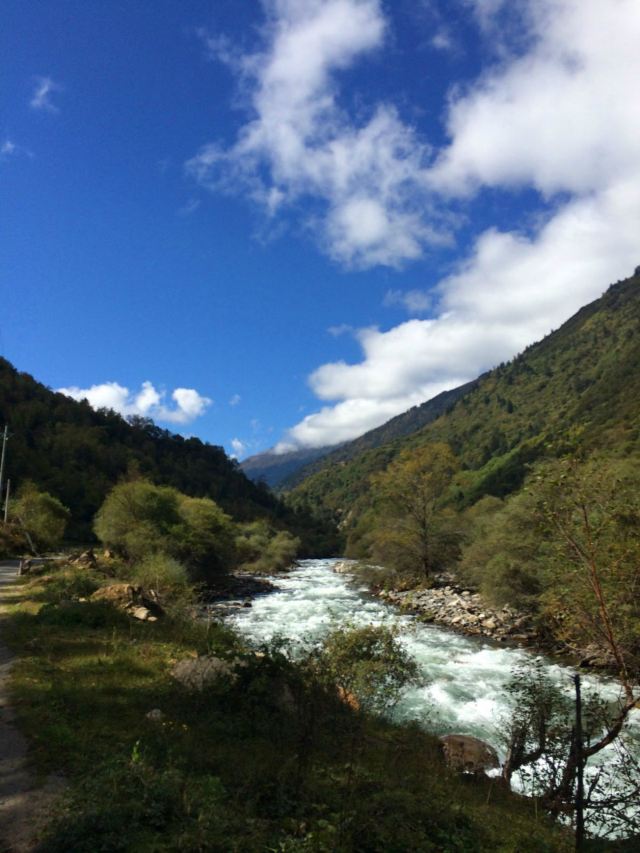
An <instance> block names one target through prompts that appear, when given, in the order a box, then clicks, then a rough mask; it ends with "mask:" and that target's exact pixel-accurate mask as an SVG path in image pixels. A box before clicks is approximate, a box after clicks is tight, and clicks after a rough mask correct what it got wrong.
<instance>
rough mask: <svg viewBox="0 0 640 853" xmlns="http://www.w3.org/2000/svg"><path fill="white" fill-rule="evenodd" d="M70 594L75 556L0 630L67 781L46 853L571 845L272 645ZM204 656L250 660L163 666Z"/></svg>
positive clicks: (21, 696)
mask: <svg viewBox="0 0 640 853" xmlns="http://www.w3.org/2000/svg"><path fill="white" fill-rule="evenodd" d="M90 586H91V583H89V587H90ZM70 590H72V591H74V592H75V594H76V595H78V593H79V591H80V594H81V591H82V573H81V572H79V570H78V569H74V570H72V571H71V572H70V573H69V572H68V570H64V569H63V570H61V573H60V575H59V576H58V577H57V578H56V579H55V580H53V581H50V582H48V583H43V582H42V580H39V579H34V580H31V581H27V580H26V579H25V580H24V581H23V583H22V584H21V586H20V587H18V588H17V590H16V594H15V595H14V604H13V607H12V612H11V613H10V615H9V616H8V617H7V619H6V622H5V625H4V629H3V634H4V639H5V641H6V642H8V643H9V644H10V645H11V646H12V647H13V649H14V650H15V651H16V652H17V653H18V655H19V660H18V662H17V665H16V667H15V669H14V671H13V678H12V692H13V701H14V703H15V706H16V710H17V713H18V718H19V722H20V725H21V726H22V728H23V729H24V731H25V733H26V734H27V735H28V737H29V739H30V742H31V744H32V751H31V755H32V760H33V764H34V767H35V769H36V770H37V771H39V772H41V773H43V774H44V773H47V772H49V771H54V770H55V771H58V772H62V773H63V774H64V775H65V777H66V778H67V780H68V782H69V789H68V791H69V792H68V796H67V798H66V800H65V801H64V802H63V803H62V804H61V806H60V809H59V814H58V815H57V817H56V819H55V820H54V822H53V823H52V825H51V826H50V829H49V833H48V835H47V837H46V838H45V839H44V841H43V843H42V848H41V849H42V850H45V851H65V853H68V851H70V850H73V851H74V852H75V853H81V851H92V853H93V852H94V851H98V850H99V851H112V850H113V851H115V850H136V851H164V850H167V851H169V850H176V851H177V850H180V851H199V850H214V851H215V850H219V851H225V853H227V851H330V850H339V851H385V853H393V851H398V853H400V851H403V852H404V851H411V850H416V851H417V850H420V851H429V850H433V851H448V850H452V851H453V850H456V851H465V853H466V851H505V853H506V851H520V852H523V851H562V850H569V849H571V847H572V844H571V839H570V838H568V837H567V835H566V834H565V833H564V832H563V831H562V830H560V829H558V828H557V827H554V826H552V825H550V824H549V823H548V822H547V821H546V819H545V818H544V817H543V816H541V815H536V812H535V807H534V803H532V802H531V801H527V800H524V799H521V798H517V797H515V796H513V795H511V794H509V793H508V792H506V791H504V790H503V789H502V788H501V787H500V786H499V785H498V784H495V783H491V782H489V780H487V779H485V778H482V779H477V778H472V777H461V776H455V775H453V774H450V773H449V772H448V771H447V770H446V769H445V767H444V766H443V764H442V760H441V757H440V753H439V749H438V745H437V741H436V739H435V738H433V737H430V736H428V735H426V734H424V733H423V732H421V731H419V730H418V728H417V727H409V728H400V727H396V726H391V725H389V724H386V723H384V722H382V721H380V720H374V719H371V718H364V717H363V716H362V715H360V714H357V713H354V712H353V711H352V710H351V709H349V708H348V707H346V706H345V705H343V704H342V703H340V702H339V701H337V700H336V698H335V697H334V696H331V695H328V694H327V693H326V692H323V691H322V690H321V689H320V688H319V687H317V686H314V685H313V684H312V683H310V682H309V681H308V679H305V678H304V677H303V676H302V675H301V673H300V671H298V670H296V669H295V668H294V667H293V666H292V665H291V664H290V663H289V662H288V661H287V660H286V659H285V658H284V657H283V656H282V655H280V654H278V653H277V652H273V651H272V653H271V654H267V655H266V656H263V657H260V656H256V655H255V654H253V653H252V652H251V651H250V650H246V649H243V648H242V646H241V643H240V642H239V640H238V639H237V638H236V637H235V636H234V635H233V634H231V633H230V632H229V631H227V630H226V629H225V628H223V627H222V626H220V625H217V624H212V625H211V626H209V627H207V626H206V625H202V624H196V623H194V622H193V621H189V620H182V619H178V618H173V619H172V618H164V619H161V620H159V621H158V622H156V623H147V622H145V623H140V622H136V621H135V620H133V619H131V618H130V617H128V616H127V615H125V614H123V613H120V612H118V611H117V610H115V609H114V608H113V607H112V606H111V605H109V604H106V603H97V602H78V601H75V602H73V601H69V600H68V596H69V595H70V592H69V591H70ZM205 652H211V653H214V654H217V655H219V656H222V657H226V658H232V657H234V656H237V655H240V656H244V660H245V666H243V667H242V668H241V669H240V670H239V676H238V678H237V680H236V681H235V683H229V682H223V683H219V684H218V685H216V686H215V687H211V688H210V689H208V690H206V691H205V692H203V693H197V694H195V695H194V694H193V693H188V692H187V691H185V690H184V688H181V687H180V685H178V684H177V683H176V682H175V681H174V680H173V679H172V678H171V676H170V670H171V667H172V665H173V663H174V662H175V661H177V660H179V659H181V658H184V657H185V656H190V655H191V656H195V655H197V654H202V653H205ZM283 685H287V688H288V689H286V690H284V691H283ZM156 708H158V709H160V710H161V711H162V712H163V715H164V717H163V719H162V720H161V721H155V722H154V721H152V720H150V719H148V718H147V716H146V715H147V713H148V712H149V711H151V710H152V709H156Z"/></svg>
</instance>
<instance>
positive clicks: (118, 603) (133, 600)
mask: <svg viewBox="0 0 640 853" xmlns="http://www.w3.org/2000/svg"><path fill="white" fill-rule="evenodd" d="M91 601H108V602H109V604H112V605H113V606H114V607H117V608H118V609H119V610H124V611H125V612H127V613H129V614H130V615H131V616H133V617H134V619H140V620H142V621H144V622H155V621H156V620H157V619H158V617H159V616H163V615H164V610H163V609H162V607H161V606H160V605H159V604H158V602H157V601H155V600H154V596H153V593H147V592H145V590H144V589H143V588H142V587H141V586H133V585H132V584H129V583H114V584H110V585H109V586H103V587H100V589H97V590H96V591H95V592H94V593H93V595H91Z"/></svg>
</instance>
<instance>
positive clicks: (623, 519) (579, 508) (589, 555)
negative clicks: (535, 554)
mask: <svg viewBox="0 0 640 853" xmlns="http://www.w3.org/2000/svg"><path fill="white" fill-rule="evenodd" d="M639 487H640V467H639V466H638V464H637V463H633V462H632V461H625V462H624V463H622V462H619V461H605V460H600V459H592V460H590V461H588V462H580V461H578V460H576V459H572V458H569V459H564V460H561V461H560V462H559V463H555V464H554V465H547V466H545V467H543V468H541V469H539V470H538V471H537V472H536V474H535V476H534V478H533V480H532V481H531V483H530V485H529V492H530V494H531V495H532V497H533V499H534V501H535V511H536V521H537V525H538V529H539V531H540V534H541V535H542V536H544V538H545V539H546V540H547V542H548V543H549V544H550V547H549V548H548V549H547V550H546V553H545V560H544V565H543V567H542V568H543V572H544V586H545V590H544V592H543V596H542V598H543V606H544V608H545V611H546V613H547V616H548V618H550V619H552V620H553V622H554V625H555V629H556V632H557V633H559V634H560V635H561V636H563V637H564V638H565V639H569V640H571V641H574V642H577V643H579V644H580V645H582V646H584V645H585V644H591V645H593V646H595V647H596V648H597V649H599V650H600V651H601V652H603V653H605V655H607V656H608V657H609V658H610V659H611V661H612V663H613V664H614V665H615V667H616V669H617V670H618V674H619V676H620V679H621V682H622V685H623V687H624V691H625V696H626V699H627V701H628V702H630V703H632V702H633V700H634V692H633V683H634V681H636V680H637V678H638V676H639V675H640V596H639V593H640V495H639V491H638V489H639Z"/></svg>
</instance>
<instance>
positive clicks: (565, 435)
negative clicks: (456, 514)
mask: <svg viewBox="0 0 640 853" xmlns="http://www.w3.org/2000/svg"><path fill="white" fill-rule="evenodd" d="M639 367H640V267H639V268H638V269H636V272H635V274H634V275H633V276H632V277H630V278H629V279H626V280H625V281H621V282H618V283H617V284H614V285H612V286H611V287H610V288H609V289H608V290H607V292H606V293H605V294H604V295H603V296H602V297H600V299H597V300H595V301H594V302H592V303H591V304H589V305H587V306H585V307H584V308H582V309H581V310H580V311H578V312H577V314H575V315H574V316H573V317H571V319H569V320H568V321H567V322H566V323H564V325H562V326H561V327H560V328H559V329H558V330H557V331H554V332H552V333H551V334H549V335H548V336H547V337H546V338H544V340H542V341H540V342H539V343H537V344H534V345H532V346H530V347H528V348H527V349H526V350H525V351H524V352H523V353H522V354H521V355H519V356H518V357H516V358H514V359H513V360H512V361H510V362H509V363H508V364H501V365H500V366H499V367H497V368H495V369H494V370H491V371H489V372H488V373H486V374H484V375H483V376H481V377H480V378H479V379H478V380H477V381H476V382H475V383H471V387H470V388H468V389H467V390H466V393H464V394H462V396H460V397H459V399H458V400H457V401H456V402H455V403H454V404H453V405H452V406H451V407H449V408H448V410H447V411H445V412H444V413H442V414H440V416H439V417H436V418H434V419H433V420H432V421H431V422H429V423H427V424H426V425H425V426H423V427H421V428H419V429H417V430H415V431H413V432H411V433H410V434H408V435H405V436H403V437H395V438H392V439H391V441H388V442H387V443H386V444H381V445H378V446H373V447H372V448H371V449H367V450H364V451H363V452H360V453H359V454H358V455H356V456H355V457H352V458H350V459H344V460H340V459H336V458H335V457H334V455H333V454H330V455H328V456H326V457H324V459H323V460H320V462H316V463H314V465H315V466H316V470H315V471H313V472H312V473H311V474H310V476H308V477H306V478H305V479H304V480H303V481H302V482H300V483H299V484H298V485H297V486H296V487H295V488H294V489H293V491H292V493H291V498H290V499H291V500H292V502H293V503H294V504H297V505H300V506H304V505H316V506H318V505H319V506H324V507H325V508H326V509H328V510H330V511H332V512H333V513H335V514H337V515H338V516H342V517H345V515H346V514H348V513H350V511H351V510H352V509H353V507H354V505H355V504H356V503H357V502H358V501H359V500H361V499H363V496H366V493H367V489H368V481H369V477H370V475H371V474H372V473H374V472H376V471H379V470H382V469H383V468H385V467H386V466H387V465H388V463H389V462H390V461H391V460H392V459H393V458H395V457H396V456H397V455H398V454H399V453H401V452H402V451H404V450H407V449H409V448H411V447H416V446H418V445H421V444H425V443H428V442H434V441H444V442H447V443H449V444H450V446H451V447H452V449H453V451H454V452H455V453H456V455H457V456H458V457H459V459H460V462H461V464H462V467H463V469H464V470H465V475H464V489H463V492H462V493H461V495H460V501H461V502H462V503H472V502H474V501H475V500H477V499H478V498H479V497H481V496H482V495H484V494H492V495H497V496H499V497H502V496H505V495H507V494H509V493H510V492H512V491H514V490H516V489H518V488H519V486H520V485H521V484H522V482H523V479H524V476H525V474H526V472H527V466H528V465H529V463H531V462H532V461H533V460H535V459H536V458H539V457H541V456H543V455H549V454H552V455H560V454H561V453H563V452H567V451H568V450H579V449H584V450H587V451H589V450H593V449H596V448H597V449H604V450H607V451H608V452H610V453H613V454H626V453H631V452H637V451H640V426H639V424H640V370H639ZM401 417H402V416H401ZM363 438H366V437H364V436H363Z"/></svg>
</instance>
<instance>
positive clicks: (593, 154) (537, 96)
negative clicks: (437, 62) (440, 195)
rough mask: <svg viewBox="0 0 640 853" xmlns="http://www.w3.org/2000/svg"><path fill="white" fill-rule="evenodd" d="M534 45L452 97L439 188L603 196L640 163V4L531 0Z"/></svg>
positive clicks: (435, 177) (437, 173)
mask: <svg viewBox="0 0 640 853" xmlns="http://www.w3.org/2000/svg"><path fill="white" fill-rule="evenodd" d="M525 6H526V8H527V13H528V18H527V19H528V20H529V21H530V24H531V27H532V33H533V35H534V36H535V39H534V41H533V46H532V48H531V49H530V50H529V51H528V52H527V53H526V54H524V55H523V56H521V57H518V58H516V59H514V60H513V61H512V62H511V63H509V64H508V65H507V66H506V67H505V66H504V65H503V64H500V65H499V66H498V67H497V69H496V70H495V71H493V72H491V73H489V74H487V75H486V76H485V77H483V78H482V79H481V80H480V81H479V82H478V83H477V84H476V85H475V86H474V87H472V89H471V90H470V91H468V92H466V93H465V94H462V95H461V96H459V97H458V98H457V99H455V100H454V101H453V103H452V106H451V109H450V113H449V118H448V122H447V124H448V129H449V133H450V135H451V138H452V143H451V145H450V146H449V147H448V148H447V149H446V150H445V151H444V152H443V153H442V155H441V156H440V158H439V160H438V162H437V164H436V165H435V167H434V169H433V171H432V173H431V178H430V180H431V183H432V185H433V186H434V188H436V189H438V190H439V191H441V192H445V193H456V194H458V193H464V192H472V191H473V190H475V189H476V188H477V187H478V186H482V185H484V186H486V185H490V186H507V187H514V186H516V187H517V186H533V187H535V188H536V189H538V190H540V191H541V192H543V193H545V194H548V195H551V194H553V193H558V192H569V193H580V194H582V193H586V192H594V191H595V192H597V191H601V190H603V189H605V188H606V187H608V186H609V185H610V184H611V183H612V181H614V180H619V179H625V178H627V177H628V176H629V174H630V172H631V173H635V172H636V171H637V169H638V165H639V160H640V154H639V146H638V144H637V140H638V138H640V99H639V98H638V97H637V81H638V79H640V52H639V51H638V43H639V42H640V5H638V2H637V0H610V2H609V3H602V2H601V0H529V2H528V3H526V4H525Z"/></svg>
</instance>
